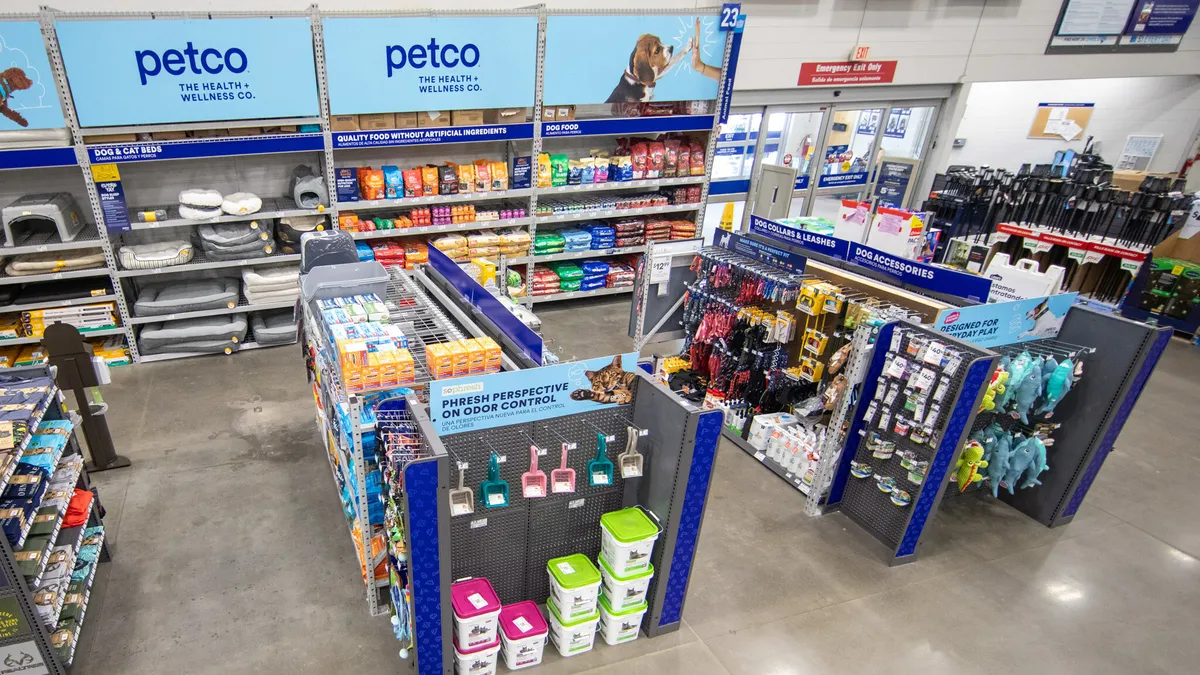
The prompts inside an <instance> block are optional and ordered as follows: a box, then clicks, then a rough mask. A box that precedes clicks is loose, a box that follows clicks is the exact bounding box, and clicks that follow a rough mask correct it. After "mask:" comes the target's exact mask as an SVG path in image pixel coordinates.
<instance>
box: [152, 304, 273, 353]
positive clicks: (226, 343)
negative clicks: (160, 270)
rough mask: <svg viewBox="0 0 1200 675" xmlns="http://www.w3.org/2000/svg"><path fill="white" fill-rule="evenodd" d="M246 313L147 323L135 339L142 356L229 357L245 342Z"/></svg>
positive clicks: (247, 326)
mask: <svg viewBox="0 0 1200 675" xmlns="http://www.w3.org/2000/svg"><path fill="white" fill-rule="evenodd" d="M248 328H249V325H248V324H247V322H246V315H245V314H223V315H219V316H206V317H201V318H198V319H179V320H177V321H164V322H162V323H150V324H146V326H145V327H143V328H142V331H141V333H140V334H139V336H138V349H139V350H141V352H142V354H146V355H154V354H167V353H185V354H192V353H195V354H219V353H224V354H232V353H233V352H235V351H237V350H238V349H240V348H241V345H242V343H243V342H245V340H246V332H247V329H248Z"/></svg>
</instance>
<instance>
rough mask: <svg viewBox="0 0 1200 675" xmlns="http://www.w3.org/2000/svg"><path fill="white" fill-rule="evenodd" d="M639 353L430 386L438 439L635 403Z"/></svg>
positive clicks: (464, 378)
mask: <svg viewBox="0 0 1200 675" xmlns="http://www.w3.org/2000/svg"><path fill="white" fill-rule="evenodd" d="M637 359H638V355H637V352H630V353H628V354H618V355H616V356H602V357H600V358H595V359H588V360H587V361H574V362H571V363H562V364H559V365H556V366H543V367H541V368H529V369H526V370H515V371H511V372H506V373H493V374H491V375H480V376H477V377H460V378H456V379H453V380H436V381H434V382H430V383H429V418H430V420H431V421H432V422H433V428H434V430H435V431H437V433H438V435H445V434H457V433H462V432H466V431H481V430H483V429H492V428H494V427H500V426H506V425H509V424H519V423H522V422H537V421H543V420H546V419H548V418H551V417H562V416H563V415H574V414H575V413H581V412H588V411H591V410H600V409H602V408H608V407H612V406H616V405H623V404H627V403H632V402H633V390H634V387H635V386H636V385H635V384H634V380H635V379H636V378H637V375H636V371H637Z"/></svg>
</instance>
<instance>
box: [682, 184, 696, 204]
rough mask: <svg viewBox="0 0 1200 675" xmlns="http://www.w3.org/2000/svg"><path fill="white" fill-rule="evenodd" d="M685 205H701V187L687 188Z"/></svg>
mask: <svg viewBox="0 0 1200 675" xmlns="http://www.w3.org/2000/svg"><path fill="white" fill-rule="evenodd" d="M684 203H685V204H698V203H700V186H699V185H689V186H688V188H687V200H686V201H685V202H684Z"/></svg>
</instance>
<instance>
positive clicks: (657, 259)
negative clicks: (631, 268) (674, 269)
mask: <svg viewBox="0 0 1200 675" xmlns="http://www.w3.org/2000/svg"><path fill="white" fill-rule="evenodd" d="M670 280H671V256H669V255H668V256H657V255H656V256H654V257H653V258H651V259H650V283H652V284H662V283H666V282H668V281H670Z"/></svg>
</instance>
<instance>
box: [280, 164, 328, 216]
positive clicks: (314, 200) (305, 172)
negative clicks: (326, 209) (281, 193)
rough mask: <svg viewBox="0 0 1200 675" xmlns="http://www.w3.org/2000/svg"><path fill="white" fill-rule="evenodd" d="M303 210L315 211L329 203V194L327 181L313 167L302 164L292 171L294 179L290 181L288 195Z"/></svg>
mask: <svg viewBox="0 0 1200 675" xmlns="http://www.w3.org/2000/svg"><path fill="white" fill-rule="evenodd" d="M287 196H289V197H291V198H292V199H293V200H294V201H295V202H296V207H297V208H301V209H315V208H317V206H319V205H321V204H328V203H329V193H328V192H327V191H326V190H325V181H324V179H322V178H321V177H320V176H319V175H317V173H316V172H315V171H313V170H312V168H311V167H308V166H305V165H303V164H301V165H300V166H298V167H296V168H295V169H292V177H291V179H290V180H288V195H287Z"/></svg>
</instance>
